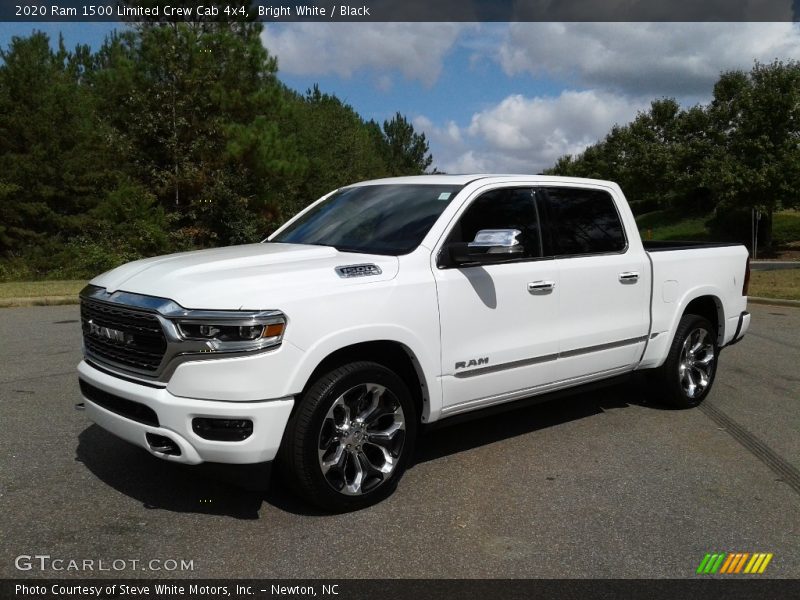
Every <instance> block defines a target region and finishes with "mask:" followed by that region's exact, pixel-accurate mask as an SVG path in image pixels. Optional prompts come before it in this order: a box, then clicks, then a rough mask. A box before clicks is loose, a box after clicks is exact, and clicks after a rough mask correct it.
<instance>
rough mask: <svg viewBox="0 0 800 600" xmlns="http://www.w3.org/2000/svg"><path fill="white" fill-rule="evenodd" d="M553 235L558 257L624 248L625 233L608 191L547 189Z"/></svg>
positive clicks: (599, 252)
mask: <svg viewBox="0 0 800 600" xmlns="http://www.w3.org/2000/svg"><path fill="white" fill-rule="evenodd" d="M545 191H546V192H547V194H546V195H547V210H548V217H549V223H550V233H551V236H552V242H553V245H554V250H555V254H556V255H557V256H565V255H571V254H602V253H606V252H620V251H622V250H624V249H625V231H624V230H623V228H622V222H621V221H620V219H619V214H618V213H617V209H616V207H615V206H614V199H613V198H612V197H611V195H610V194H609V193H608V192H604V191H601V190H586V189H580V188H561V187H558V188H546V189H545Z"/></svg>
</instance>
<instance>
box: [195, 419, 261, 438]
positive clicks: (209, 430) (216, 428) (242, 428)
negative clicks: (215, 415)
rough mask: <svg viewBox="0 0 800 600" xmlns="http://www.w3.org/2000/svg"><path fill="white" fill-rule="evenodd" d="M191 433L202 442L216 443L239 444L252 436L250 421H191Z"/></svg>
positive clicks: (251, 423)
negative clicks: (210, 441)
mask: <svg viewBox="0 0 800 600" xmlns="http://www.w3.org/2000/svg"><path fill="white" fill-rule="evenodd" d="M192 431H194V432H195V433H196V434H197V435H199V436H200V437H201V438H203V439H204V440H214V441H216V442H240V441H242V440H246V439H247V438H249V437H250V436H251V435H253V422H252V421H251V420H250V419H209V418H205V417H203V418H200V417H198V418H195V419H192Z"/></svg>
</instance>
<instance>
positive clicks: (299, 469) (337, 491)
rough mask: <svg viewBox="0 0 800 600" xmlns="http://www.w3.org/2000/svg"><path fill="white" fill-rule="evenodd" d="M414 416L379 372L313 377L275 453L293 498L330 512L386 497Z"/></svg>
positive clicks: (395, 380)
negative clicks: (278, 452) (278, 454)
mask: <svg viewBox="0 0 800 600" xmlns="http://www.w3.org/2000/svg"><path fill="white" fill-rule="evenodd" d="M416 419H417V416H416V411H415V410H414V403H413V401H412V399H411V394H410V393H409V391H408V388H407V386H406V385H405V383H404V382H403V381H402V380H401V379H400V378H399V377H398V376H397V375H396V374H395V373H393V372H392V371H390V370H389V369H387V368H386V367H384V366H382V365H379V364H377V363H372V362H354V363H350V364H347V365H344V366H342V367H339V368H337V369H334V370H332V371H330V372H329V373H326V374H324V375H323V376H321V377H320V378H318V379H317V380H316V381H315V382H314V383H312V385H311V386H310V387H309V389H308V391H307V392H306V393H305V394H304V395H303V396H302V398H300V400H299V404H298V407H297V409H296V411H295V413H294V415H293V417H292V419H291V420H290V422H289V424H288V426H287V430H286V435H285V438H284V443H283V446H282V449H281V461H282V463H283V468H284V470H285V471H286V472H287V474H288V477H289V478H290V480H291V481H292V483H293V485H294V487H295V488H296V489H297V491H298V492H300V494H301V495H303V496H304V497H306V498H307V499H308V500H310V501H311V502H313V503H314V504H316V505H318V506H320V507H322V508H324V509H326V510H331V511H337V512H341V511H347V510H357V509H359V508H363V507H365V506H369V505H371V504H374V503H376V502H379V501H380V500H383V499H384V498H386V497H387V496H389V495H390V494H391V493H392V492H393V491H394V489H395V488H396V487H397V483H398V481H399V480H400V478H401V477H402V475H403V472H404V471H405V468H406V466H407V464H408V461H409V460H410V457H411V453H412V452H413V443H414V437H415V435H416Z"/></svg>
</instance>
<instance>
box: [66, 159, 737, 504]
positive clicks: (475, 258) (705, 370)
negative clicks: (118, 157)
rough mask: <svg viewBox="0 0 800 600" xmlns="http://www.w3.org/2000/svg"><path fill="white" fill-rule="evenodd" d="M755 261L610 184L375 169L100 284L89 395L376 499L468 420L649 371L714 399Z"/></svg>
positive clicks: (132, 420)
mask: <svg viewBox="0 0 800 600" xmlns="http://www.w3.org/2000/svg"><path fill="white" fill-rule="evenodd" d="M748 273H749V270H748V255H747V250H746V249H745V248H744V247H743V246H741V245H725V244H684V243H675V242H664V243H658V242H654V243H642V240H641V239H640V238H639V234H638V232H637V229H636V223H635V221H634V218H633V214H632V213H631V211H630V208H629V207H628V204H627V202H626V201H625V197H624V196H623V194H622V191H621V190H620V188H619V187H618V186H617V185H616V184H614V183H610V182H607V181H596V180H588V179H570V178H562V177H543V176H523V175H520V176H517V175H513V176H512V175H504V176H493V175H471V176H466V175H465V176H455V175H453V176H450V175H432V176H420V177H404V178H395V179H383V180H376V181H368V182H364V183H358V184H355V185H350V186H347V187H343V188H341V189H339V190H336V191H335V192H332V193H331V194H329V195H327V196H325V197H323V198H321V199H320V200H318V201H317V202H315V203H314V204H312V205H310V206H309V207H308V208H306V209H305V210H304V211H302V212H301V213H300V214H298V215H297V216H295V217H294V218H292V219H291V220H289V221H288V222H287V223H286V224H285V225H283V226H282V227H281V228H280V229H278V231H276V232H275V233H274V234H273V235H271V236H270V237H269V239H268V240H266V241H265V242H263V243H260V244H250V245H243V246H234V247H229V248H219V249H214V250H202V251H197V252H186V253H182V254H173V255H170V256H162V257H157V258H151V259H146V260H139V261H136V262H132V263H129V264H126V265H123V266H121V267H118V268H116V269H114V270H112V271H109V272H107V273H104V274H103V275H100V276H98V277H96V278H95V279H93V280H92V281H91V282H90V284H89V285H88V286H87V287H86V288H85V289H84V290H83V292H82V293H81V319H82V327H83V340H84V356H85V358H84V360H83V361H82V362H81V363H80V365H79V367H78V371H79V377H80V385H81V391H82V394H83V397H84V399H85V405H86V409H87V413H88V415H89V417H90V418H91V419H92V420H93V421H94V422H96V423H97V424H99V425H100V426H101V427H104V428H105V429H107V430H109V431H111V432H112V433H114V434H116V435H117V436H119V437H121V438H123V439H125V440H128V441H129V442H132V443H133V444H136V445H138V446H141V447H143V448H145V449H147V450H149V451H150V452H151V453H152V454H154V455H156V456H158V457H160V458H163V459H165V460H171V461H176V462H182V463H188V464H197V463H200V462H203V461H210V462H218V463H240V464H241V463H257V462H265V461H272V460H274V459H277V460H278V462H279V464H280V466H281V467H282V468H283V470H284V471H285V472H286V473H288V475H289V478H290V480H291V482H292V484H293V486H294V487H295V488H296V489H297V490H298V491H299V492H300V493H302V494H303V495H304V496H305V497H307V498H308V499H309V500H311V501H313V502H315V503H317V504H318V505H321V506H323V507H325V508H327V509H330V510H349V509H355V508H359V507H362V506H365V505H368V504H371V503H373V502H376V501H378V500H379V499H381V498H383V497H385V496H387V495H388V494H389V493H391V491H392V490H393V489H394V488H395V487H396V485H397V482H398V480H399V479H400V477H401V476H402V474H403V470H404V469H405V467H406V465H407V464H408V462H409V460H410V459H411V457H412V452H413V446H414V438H415V437H416V434H417V431H418V430H419V428H420V426H421V425H427V424H430V423H434V422H436V421H439V420H442V419H446V418H448V417H452V416H453V415H458V414H461V413H465V412H467V411H474V410H479V409H483V408H486V407H489V406H493V405H497V404H500V403H506V402H512V401H514V400H519V399H523V398H531V397H533V396H539V395H545V394H546V393H547V392H552V391H555V390H561V389H563V388H569V387H574V386H579V385H582V384H586V383H592V382H596V381H599V380H605V379H609V378H612V377H615V376H618V375H622V374H627V373H630V372H632V371H635V370H642V369H648V370H650V371H651V373H652V375H653V380H654V387H653V393H658V394H660V395H661V396H663V398H664V400H665V401H668V402H671V403H672V404H674V405H676V406H679V407H692V406H696V405H697V404H699V403H700V402H702V400H703V399H704V398H705V397H706V396H707V395H708V393H709V391H710V390H711V386H712V384H713V382H714V375H715V373H716V370H717V362H718V358H719V352H720V349H721V348H723V347H724V346H726V345H729V344H732V343H734V342H736V341H738V340H739V339H741V338H742V336H743V335H744V334H745V332H746V331H747V328H748V326H749V323H750V316H749V314H748V313H747V312H746V310H745V309H746V303H747V296H746V295H747V280H748ZM543 397H546V396H543Z"/></svg>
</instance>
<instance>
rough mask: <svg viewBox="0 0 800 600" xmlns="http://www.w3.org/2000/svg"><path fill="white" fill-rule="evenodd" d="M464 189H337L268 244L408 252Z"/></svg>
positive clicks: (390, 185)
mask: <svg viewBox="0 0 800 600" xmlns="http://www.w3.org/2000/svg"><path fill="white" fill-rule="evenodd" d="M461 187H462V186H452V185H412V184H405V185H403V184H387V185H364V186H357V187H349V188H344V189H342V190H339V191H338V192H336V193H334V194H333V195H332V196H330V197H329V198H326V199H325V200H324V201H322V202H320V203H319V204H318V205H317V206H315V207H314V208H312V209H311V210H309V211H308V212H306V213H305V214H304V215H303V216H302V217H300V218H299V219H297V220H296V221H295V222H294V223H292V224H291V225H290V226H289V227H287V228H286V229H285V230H283V231H282V232H280V233H279V234H277V235H276V236H275V237H274V238H272V239H271V240H270V241H272V242H281V243H286V244H314V245H318V246H333V247H334V248H336V249H337V250H340V251H342V252H363V253H365V254H389V255H394V256H397V255H400V254H407V253H409V252H411V251H412V250H414V249H415V248H416V247H417V246H419V244H420V242H422V238H424V237H425V235H426V234H427V233H428V231H429V230H430V228H431V227H432V226H433V224H434V223H435V222H436V220H437V219H438V218H439V216H440V215H441V214H442V212H443V211H444V209H445V208H447V205H448V204H450V201H451V200H452V199H453V198H455V196H456V194H458V192H459V191H460V190H461Z"/></svg>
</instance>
